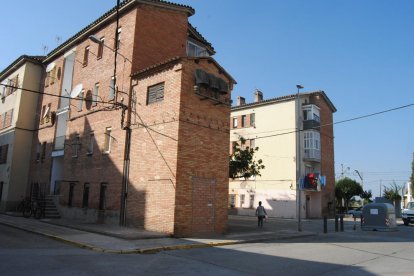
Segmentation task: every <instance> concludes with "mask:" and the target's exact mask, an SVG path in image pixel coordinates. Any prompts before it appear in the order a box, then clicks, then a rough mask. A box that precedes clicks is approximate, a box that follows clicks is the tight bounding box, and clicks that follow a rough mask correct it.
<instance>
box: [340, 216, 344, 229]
mask: <svg viewBox="0 0 414 276" xmlns="http://www.w3.org/2000/svg"><path fill="white" fill-rule="evenodd" d="M340 223H341V232H344V216H343V215H342V216H341V217H340Z"/></svg>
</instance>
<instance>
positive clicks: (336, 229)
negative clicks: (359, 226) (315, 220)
mask: <svg viewBox="0 0 414 276" xmlns="http://www.w3.org/2000/svg"><path fill="white" fill-rule="evenodd" d="M335 232H338V215H335Z"/></svg>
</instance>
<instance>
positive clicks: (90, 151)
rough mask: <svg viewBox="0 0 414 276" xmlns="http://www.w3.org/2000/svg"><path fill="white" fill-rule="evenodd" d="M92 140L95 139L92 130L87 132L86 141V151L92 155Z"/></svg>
mask: <svg viewBox="0 0 414 276" xmlns="http://www.w3.org/2000/svg"><path fill="white" fill-rule="evenodd" d="M94 141H95V134H94V133H93V131H91V133H90V134H89V141H88V151H87V154H88V155H92V153H93V143H94Z"/></svg>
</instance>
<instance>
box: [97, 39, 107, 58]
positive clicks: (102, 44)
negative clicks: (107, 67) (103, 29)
mask: <svg viewBox="0 0 414 276" xmlns="http://www.w3.org/2000/svg"><path fill="white" fill-rule="evenodd" d="M100 41H101V42H100V43H99V45H98V54H97V56H96V57H97V59H100V58H102V54H103V48H104V43H105V38H103V37H101V39H100Z"/></svg>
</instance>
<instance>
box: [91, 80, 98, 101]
mask: <svg viewBox="0 0 414 276" xmlns="http://www.w3.org/2000/svg"><path fill="white" fill-rule="evenodd" d="M98 97H99V83H95V87H94V88H93V95H92V105H93V106H96V105H97V104H98Z"/></svg>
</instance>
